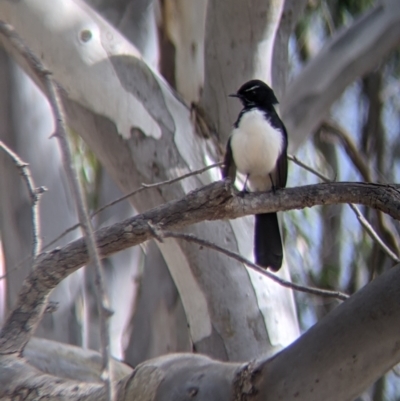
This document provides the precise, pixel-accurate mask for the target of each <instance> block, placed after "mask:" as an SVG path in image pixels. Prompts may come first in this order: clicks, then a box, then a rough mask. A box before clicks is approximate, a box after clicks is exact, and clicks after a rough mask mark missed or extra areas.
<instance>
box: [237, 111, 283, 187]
mask: <svg viewBox="0 0 400 401" xmlns="http://www.w3.org/2000/svg"><path fill="white" fill-rule="evenodd" d="M231 148H232V153H233V159H234V161H235V164H236V167H237V169H238V170H239V172H241V173H242V174H246V175H249V180H250V184H251V183H252V182H253V184H256V185H253V186H256V188H253V190H259V191H261V190H266V189H267V188H268V187H269V186H270V185H269V173H271V172H272V171H273V170H274V168H275V165H276V162H277V160H278V157H279V156H280V155H281V153H282V150H283V135H282V133H281V132H280V131H279V130H277V129H276V128H274V127H272V126H271V124H270V123H269V121H267V120H266V118H265V115H264V114H263V113H262V112H261V111H259V110H257V109H253V110H250V111H248V112H247V113H245V114H244V115H243V116H242V118H241V119H240V122H239V127H238V128H235V129H234V130H233V131H232V139H231ZM266 181H267V182H268V184H267V183H266ZM259 182H261V183H263V184H262V185H258V183H259Z"/></svg>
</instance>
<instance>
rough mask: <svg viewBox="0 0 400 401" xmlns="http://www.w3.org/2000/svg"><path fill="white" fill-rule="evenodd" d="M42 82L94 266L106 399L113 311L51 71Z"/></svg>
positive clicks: (110, 386)
mask: <svg viewBox="0 0 400 401" xmlns="http://www.w3.org/2000/svg"><path fill="white" fill-rule="evenodd" d="M45 84H46V89H47V91H48V99H49V103H50V104H51V107H52V109H53V113H54V118H55V120H56V132H55V133H54V136H55V137H56V138H57V139H58V142H59V145H60V148H61V154H62V157H63V164H64V169H65V172H66V174H67V177H68V181H69V185H70V188H71V190H72V194H73V198H74V200H75V204H76V207H77V210H78V215H79V221H80V224H81V226H82V229H83V232H84V235H85V240H86V243H87V247H88V251H89V257H90V261H91V262H92V263H93V265H94V267H95V286H96V302H97V308H98V312H99V318H100V343H101V354H102V363H103V372H102V374H101V378H102V380H103V382H104V385H105V388H106V393H107V397H108V400H110V401H113V400H114V399H115V397H114V390H113V383H112V370H111V354H110V328H109V320H110V317H111V315H112V313H111V311H110V307H109V302H108V299H107V296H106V290H105V285H104V278H103V272H102V264H101V259H100V255H99V252H98V249H97V244H96V240H95V236H94V231H93V227H92V223H91V221H90V217H89V213H88V211H87V209H86V204H85V201H84V197H83V192H82V188H81V186H80V183H79V178H78V175H77V173H76V169H75V168H74V166H73V162H72V152H71V149H70V146H69V143H68V138H67V126H66V122H65V117H64V111H63V106H62V103H61V99H60V96H59V92H58V88H57V86H56V84H55V82H54V81H53V80H52V78H51V74H50V73H47V74H46V75H45Z"/></svg>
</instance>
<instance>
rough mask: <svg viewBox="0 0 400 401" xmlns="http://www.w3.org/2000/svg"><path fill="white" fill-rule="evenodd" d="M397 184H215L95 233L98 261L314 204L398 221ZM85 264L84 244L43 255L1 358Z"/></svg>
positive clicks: (15, 348) (11, 320) (1, 342)
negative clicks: (162, 235) (265, 187)
mask: <svg viewBox="0 0 400 401" xmlns="http://www.w3.org/2000/svg"><path fill="white" fill-rule="evenodd" d="M399 189H400V185H380V184H366V183H351V182H347V183H345V182H342V183H325V184H317V185H308V186H304V187H297V188H287V189H284V190H278V191H276V192H275V193H271V192H268V193H259V194H254V193H253V194H246V195H245V196H243V197H242V196H235V194H234V192H233V190H232V187H231V185H230V184H229V182H228V181H225V182H223V181H219V182H215V183H213V184H210V185H208V186H205V187H202V188H200V189H197V190H195V191H192V192H190V193H189V194H188V195H187V196H185V197H183V198H181V199H178V200H175V201H171V202H168V203H166V204H164V205H161V206H159V207H156V208H154V209H151V210H149V211H147V212H145V213H142V214H140V215H138V216H135V217H132V218H130V219H127V220H125V221H123V222H121V223H117V224H114V225H112V226H110V227H105V228H103V229H101V230H99V231H97V232H96V240H97V245H98V248H99V251H100V254H101V256H102V257H106V256H109V255H111V254H113V253H115V252H118V251H120V250H122V249H125V248H127V247H130V246H134V245H138V244H140V243H142V242H144V241H147V240H149V239H152V238H154V237H155V236H156V235H155V233H154V229H153V227H154V226H159V227H161V228H162V229H164V230H171V229H177V228H183V227H186V226H188V225H191V224H195V223H198V222H201V221H205V220H220V219H236V218H238V217H243V216H246V215H251V214H256V213H268V212H275V211H285V210H291V209H302V208H305V207H312V206H316V205H332V204H338V203H358V204H362V205H365V206H369V207H372V208H375V209H378V210H381V211H382V212H385V213H387V214H389V215H390V216H391V217H393V218H394V219H397V220H400V192H399ZM87 262H88V253H87V249H86V245H85V242H84V240H83V239H79V240H77V241H74V242H72V243H71V244H69V245H67V246H66V247H64V248H62V249H59V250H58V249H57V250H54V251H52V252H49V253H47V254H43V255H42V256H41V258H39V260H38V264H37V268H36V270H35V271H33V272H32V273H31V274H30V275H29V276H28V278H27V279H26V281H25V282H24V284H23V287H22V290H21V293H20V294H19V297H18V302H17V306H16V308H15V309H14V311H13V312H12V313H11V315H10V316H9V317H8V319H7V321H6V324H5V325H4V328H3V330H2V331H1V333H0V350H1V353H3V354H8V353H18V352H19V351H20V350H21V348H22V347H23V346H24V345H25V344H26V343H27V341H28V340H29V338H30V337H31V335H32V329H33V328H34V327H35V326H36V324H37V322H38V321H39V320H40V318H41V316H42V314H43V311H44V308H45V304H46V300H47V297H48V296H49V294H50V292H51V290H52V289H53V288H54V287H55V286H56V285H57V284H58V283H59V282H60V281H61V280H63V279H64V278H65V277H67V276H68V275H69V274H71V273H72V272H74V271H75V270H77V269H78V268H79V267H81V266H83V265H85V264H86V263H87Z"/></svg>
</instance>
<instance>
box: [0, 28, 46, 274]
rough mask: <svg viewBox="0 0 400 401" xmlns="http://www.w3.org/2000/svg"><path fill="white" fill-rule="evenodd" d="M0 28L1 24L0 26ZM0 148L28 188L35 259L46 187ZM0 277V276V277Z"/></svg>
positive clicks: (3, 144) (5, 149) (40, 239)
mask: <svg viewBox="0 0 400 401" xmlns="http://www.w3.org/2000/svg"><path fill="white" fill-rule="evenodd" d="M0 28H1V26H0ZM0 149H2V150H3V151H4V152H5V153H6V154H7V155H8V156H9V157H10V159H11V160H12V161H13V163H14V164H15V166H16V167H17V169H18V170H19V173H20V175H21V177H22V179H23V180H24V181H25V184H26V187H27V189H28V193H29V197H30V199H31V205H32V208H31V209H32V255H31V257H32V259H33V260H35V259H36V257H37V255H38V254H39V252H41V244H42V238H41V235H40V219H39V199H40V195H42V194H43V193H44V192H45V191H46V190H47V189H46V188H45V187H38V188H36V187H35V183H34V181H33V178H32V174H31V172H30V170H29V167H28V164H27V163H25V162H24V161H22V160H21V159H20V157H19V156H18V155H17V154H16V153H14V152H13V151H12V150H11V149H10V148H9V147H8V146H7V145H6V144H5V143H3V142H2V141H0ZM0 279H1V277H0Z"/></svg>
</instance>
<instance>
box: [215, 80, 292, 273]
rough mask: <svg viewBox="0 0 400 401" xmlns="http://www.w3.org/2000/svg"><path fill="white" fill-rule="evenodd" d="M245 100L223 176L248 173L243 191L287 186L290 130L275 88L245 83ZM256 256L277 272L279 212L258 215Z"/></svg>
mask: <svg viewBox="0 0 400 401" xmlns="http://www.w3.org/2000/svg"><path fill="white" fill-rule="evenodd" d="M229 96H231V97H237V98H239V100H240V101H241V102H242V105H243V109H242V111H241V112H240V114H239V116H238V118H237V120H236V122H235V124H234V128H233V130H232V133H231V136H230V138H229V140H228V144H227V148H226V154H225V160H224V167H223V172H222V174H223V177H224V178H226V177H230V178H231V179H232V181H234V180H235V177H236V170H238V171H239V172H240V173H242V174H244V175H245V176H246V181H245V184H244V187H243V191H248V190H249V191H252V192H262V191H268V190H273V191H274V190H275V189H279V188H284V187H285V186H286V180H287V155H286V154H287V146H288V139H287V132H286V128H285V126H284V125H283V122H282V121H281V119H280V118H279V116H278V114H277V112H276V111H275V107H274V105H276V104H278V100H277V99H276V97H275V94H274V92H273V90H272V89H271V88H270V87H269V86H268V85H267V84H265V83H264V82H262V81H260V80H251V81H249V82H246V83H245V84H244V85H243V86H242V87H241V88H240V89H239V90H238V91H237V93H235V94H232V95H229ZM254 255H255V261H256V263H257V264H258V265H260V266H262V267H265V268H268V267H269V268H270V269H271V270H273V271H277V270H279V269H280V267H281V266H282V259H283V249H282V240H281V235H280V231H279V224H278V216H277V214H276V213H263V214H256V215H255V229H254Z"/></svg>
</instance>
